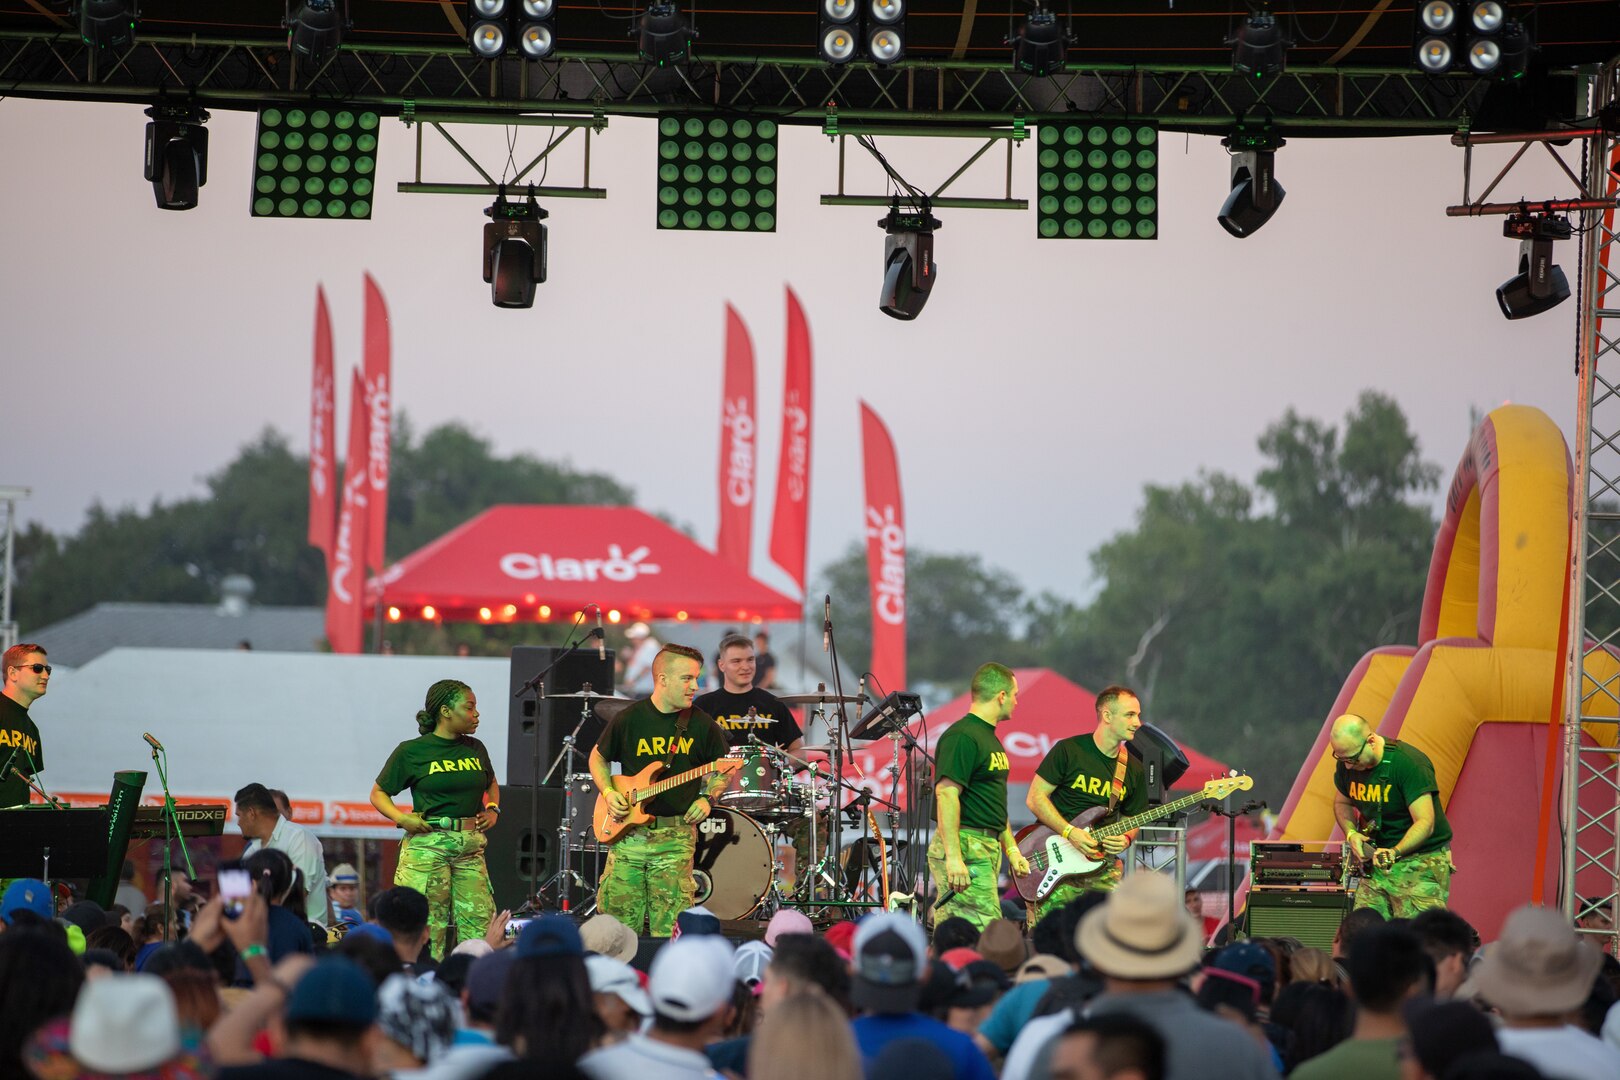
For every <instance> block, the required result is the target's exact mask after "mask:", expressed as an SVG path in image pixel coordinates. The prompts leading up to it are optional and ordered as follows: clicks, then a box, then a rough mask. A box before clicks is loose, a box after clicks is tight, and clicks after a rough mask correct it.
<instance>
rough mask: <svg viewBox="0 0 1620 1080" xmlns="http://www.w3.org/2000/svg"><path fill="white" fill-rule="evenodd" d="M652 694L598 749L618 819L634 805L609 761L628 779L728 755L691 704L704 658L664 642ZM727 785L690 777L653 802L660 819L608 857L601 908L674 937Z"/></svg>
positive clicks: (603, 786) (616, 723) (649, 805)
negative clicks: (700, 830)
mask: <svg viewBox="0 0 1620 1080" xmlns="http://www.w3.org/2000/svg"><path fill="white" fill-rule="evenodd" d="M652 672H653V692H652V697H651V698H648V699H646V700H643V701H638V702H636V703H635V704H634V705H631V706H630V707H629V708H627V709H625V710H624V711H623V712H621V713H619V714H618V715H617V716H615V717H614V718H613V719H612V720H609V721H608V725H607V728H606V730H604V731H603V732H602V737H601V738H600V739H598V740H597V743H596V746H594V747H593V748H592V749H591V756H590V769H591V776H592V778H593V779H594V780H595V781H596V786H597V790H598V791H600V792H601V793H602V798H603V799H605V800H606V801H607V804H608V809H609V811H610V812H611V813H612V814H613V815H614V816H616V817H620V818H623V817H626V816H628V814H629V812H630V804H629V802H628V801H627V800H626V799H625V798H624V796H622V795H620V794H619V792H618V791H617V790H615V788H614V786H613V777H612V774H611V772H610V770H609V767H608V763H609V762H611V761H617V762H618V763H619V765H620V768H621V769H622V771H623V772H624V773H625V774H627V775H635V774H637V773H639V772H641V771H642V770H643V769H645V768H647V767H648V766H649V765H652V764H654V763H655V762H660V761H661V762H663V763H664V766H665V768H664V773H665V774H666V775H667V774H672V773H679V772H685V771H687V770H688V769H693V768H696V767H697V766H699V765H703V764H706V763H708V762H710V761H714V760H716V759H718V758H721V757H724V756H725V753H726V749H727V747H726V736H725V733H724V732H723V731H721V730H720V725H718V724H716V723H715V722H714V719H713V718H712V717H710V716H709V715H708V714H707V713H705V712H703V711H702V710H701V709H698V708H696V707H695V706H694V705H693V704H692V699H693V698H694V697H696V696H697V688H698V680H699V678H701V677H702V674H703V654H702V653H700V652H698V651H697V650H696V649H690V648H687V647H686V646H684V645H665V646H664V647H663V648H662V649H660V650H659V651H658V655H657V656H655V657H654V658H653V662H652ZM725 786H726V778H725V776H723V775H722V776H715V777H710V778H709V779H707V780H702V779H698V780H691V781H688V782H687V783H684V784H681V785H679V786H677V787H673V788H671V789H670V790H668V791H666V792H663V793H661V794H659V795H656V796H654V797H653V798H651V799H648V800H647V801H646V802H645V803H644V804H643V805H642V809H643V810H645V811H646V812H647V813H649V814H652V815H653V820H652V821H650V822H647V823H646V824H644V825H639V826H637V827H635V828H633V829H631V830H630V831H628V832H627V833H625V834H624V836H622V837H621V838H620V839H619V840H618V842H617V843H615V844H614V845H613V847H612V848H611V849H610V850H609V852H608V858H607V866H606V868H605V869H604V870H603V871H602V882H601V885H600V887H599V888H598V890H597V893H596V904H597V908H598V910H600V911H603V912H605V913H607V914H609V915H612V916H613V917H614V918H616V919H618V920H619V921H620V922H622V923H624V924H625V925H626V926H628V927H630V929H632V930H634V931H635V932H636V933H638V934H640V933H643V932H644V931H643V929H642V928H643V927H644V926H645V927H647V929H646V930H645V932H646V933H649V934H652V935H653V936H655V937H668V936H669V933H670V931H671V930H672V929H674V926H675V916H676V915H678V914H679V913H680V912H682V911H684V910H685V909H686V908H689V907H691V906H692V897H693V895H694V894H695V893H696V891H697V885H696V883H695V882H694V881H693V880H692V857H693V853H694V851H695V850H696V845H697V830H696V829H695V828H694V827H693V826H694V825H696V824H697V822H699V821H702V820H703V819H704V818H706V817H708V816H709V814H710V812H711V811H712V810H713V809H714V802H713V800H714V797H715V796H716V795H718V794H719V793H720V792H721V791H722V790H724V788H725Z"/></svg>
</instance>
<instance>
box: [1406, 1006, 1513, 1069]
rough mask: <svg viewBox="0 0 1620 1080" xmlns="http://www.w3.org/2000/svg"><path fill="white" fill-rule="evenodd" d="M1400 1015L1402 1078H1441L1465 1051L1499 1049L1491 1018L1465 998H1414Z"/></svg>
mask: <svg viewBox="0 0 1620 1080" xmlns="http://www.w3.org/2000/svg"><path fill="white" fill-rule="evenodd" d="M1401 1014H1402V1019H1403V1020H1404V1022H1405V1024H1406V1031H1407V1034H1406V1036H1405V1038H1404V1039H1403V1040H1402V1043H1401V1054H1400V1062H1401V1080H1440V1078H1441V1077H1443V1076H1445V1075H1446V1073H1447V1071H1448V1070H1449V1069H1450V1068H1451V1064H1452V1062H1454V1061H1456V1060H1457V1059H1458V1058H1460V1057H1462V1056H1464V1055H1465V1054H1472V1053H1478V1052H1482V1051H1494V1050H1497V1049H1499V1047H1498V1046H1497V1042H1496V1031H1495V1029H1493V1028H1492V1027H1491V1021H1490V1018H1489V1017H1487V1016H1486V1015H1485V1014H1484V1013H1482V1012H1480V1011H1479V1010H1478V1009H1476V1008H1474V1006H1473V1005H1471V1004H1469V1003H1468V1002H1466V1001H1436V1000H1431V999H1426V998H1416V999H1414V1000H1412V1001H1408V1002H1407V1003H1406V1004H1405V1005H1404V1006H1403V1007H1402V1010H1401Z"/></svg>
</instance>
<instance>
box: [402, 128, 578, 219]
mask: <svg viewBox="0 0 1620 1080" xmlns="http://www.w3.org/2000/svg"><path fill="white" fill-rule="evenodd" d="M401 119H402V120H404V121H405V123H406V124H407V125H408V126H409V125H414V126H415V127H416V177H415V179H413V180H405V181H401V182H400V184H399V190H400V191H402V192H405V193H407V194H412V195H496V194H500V193H502V192H510V193H512V194H515V195H526V194H533V195H534V196H535V197H536V198H541V199H558V198H568V199H605V198H607V188H599V187H591V136H592V135H593V134H595V133H598V132H600V131H601V130H602V129H604V128H605V127H607V124H608V121H607V118H606V117H605V116H602V115H600V114H598V115H597V116H594V117H587V116H532V115H524V116H516V117H497V116H482V115H477V114H473V115H467V114H463V113H443V114H441V113H418V112H415V111H414V110H411V111H407V112H406V113H404V114H403V115H402V116H401ZM457 124H503V125H511V126H514V127H545V128H550V129H551V134H550V137H549V138H547V140H546V146H545V149H543V150H541V151H540V153H538V154H536V155H535V156H534V157H533V158H531V159H530V160H529V163H528V164H527V165H524V166H523V167H522V168H515V162H513V163H511V165H512V175H511V176H507V175H506V172H505V171H504V170H501V175H502V179H501V180H496V179H495V175H494V174H495V172H496V171H497V169H490V168H485V167H484V166H483V165H481V164H479V162H478V159H477V158H476V157H474V156H473V153H472V151H470V150H468V149H467V148H466V147H465V146H463V145H462V144H461V142H460V140H458V139H457V138H456V137H455V136H454V135H452V134H451V133H450V132H449V130H447V129H448V128H450V127H453V126H455V125H457ZM429 129H432V130H433V132H434V133H435V134H437V135H438V136H439V140H440V141H442V142H443V143H445V144H446V145H448V146H449V147H450V148H451V149H452V150H454V151H455V152H456V155H457V156H458V157H460V158H461V160H462V161H464V162H466V163H467V164H468V165H469V166H471V167H472V170H473V171H474V172H475V173H477V174H478V177H479V179H480V180H481V181H482V183H467V182H463V181H447V180H426V179H424V178H423V176H422V156H423V154H422V151H423V142H424V141H425V136H426V134H427V132H428V130H429ZM576 132H583V135H582V138H581V141H582V143H583V147H582V158H583V160H582V162H581V167H580V172H581V175H580V181H579V184H578V185H577V186H573V187H568V186H560V185H556V184H536V183H535V182H534V181H533V180H532V179H531V178H530V174H531V173H533V172H534V170H535V169H536V168H537V167H539V166H540V165H542V164H544V165H546V166H547V168H548V170H549V167H550V163H551V160H552V154H553V153H555V152H556V150H557V149H558V148H559V147H561V146H562V145H563V144H564V143H566V142H567V141H568V139H569V137H570V136H572V135H574V134H575V133H576ZM545 175H546V173H542V177H544V176H545Z"/></svg>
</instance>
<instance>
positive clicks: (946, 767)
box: [934, 713, 1011, 833]
mask: <svg viewBox="0 0 1620 1080" xmlns="http://www.w3.org/2000/svg"><path fill="white" fill-rule="evenodd" d="M1010 768H1011V767H1010V766H1009V765H1008V763H1007V751H1006V749H1005V748H1004V747H1003V746H1002V745H1001V740H1000V739H998V738H996V729H995V727H994V726H993V725H991V724H989V723H987V722H986V721H984V720H982V719H980V718H979V717H977V716H975V715H973V714H972V713H968V714H967V715H966V716H964V717H962V719H960V720H958V721H957V722H956V723H954V724H952V725H951V726H950V727H948V728H946V729H945V734H943V735H941V736H940V737H939V745H938V746H936V747H935V748H934V782H935V783H938V782H939V781H941V780H952V781H955V782H956V783H957V784H960V785H961V787H962V795H961V799H962V824H963V825H965V826H967V827H969V828H974V829H989V830H990V831H991V832H994V833H999V832H1000V831H1001V830H1002V828H1003V827H1005V826H1006V824H1007V773H1008V772H1009V771H1010Z"/></svg>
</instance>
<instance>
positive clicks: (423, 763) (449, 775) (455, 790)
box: [377, 731, 495, 818]
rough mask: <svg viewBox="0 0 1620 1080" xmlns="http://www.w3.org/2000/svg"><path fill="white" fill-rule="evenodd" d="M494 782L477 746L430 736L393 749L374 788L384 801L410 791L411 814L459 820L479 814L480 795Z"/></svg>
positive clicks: (466, 738) (481, 747) (469, 740)
mask: <svg viewBox="0 0 1620 1080" xmlns="http://www.w3.org/2000/svg"><path fill="white" fill-rule="evenodd" d="M494 779H495V766H494V765H492V764H490V761H489V751H488V750H486V749H484V744H483V743H481V742H479V741H478V740H477V739H475V738H473V737H472V736H471V735H463V736H461V737H460V738H458V739H443V738H440V737H439V736H437V735H435V734H433V732H431V731H430V732H428V733H427V734H426V735H421V736H418V737H417V738H414V739H409V740H407V741H405V742H402V743H400V744H399V745H398V746H396V747H394V752H393V753H392V754H390V755H388V764H386V765H384V766H383V770H382V772H381V773H379V774H378V775H377V786H378V787H380V788H382V789H383V790H384V791H385V792H387V793H388V794H389V795H390V796H394V795H398V794H399V793H400V792H402V791H404V790H405V789H406V788H410V789H411V812H412V813H413V814H419V815H421V816H422V817H425V818H437V817H458V818H460V817H472V816H473V815H474V814H476V813H478V812H479V811H480V810H482V809H483V808H484V792H486V791H488V790H489V785H490V784H491V783H492V782H493V781H494Z"/></svg>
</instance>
